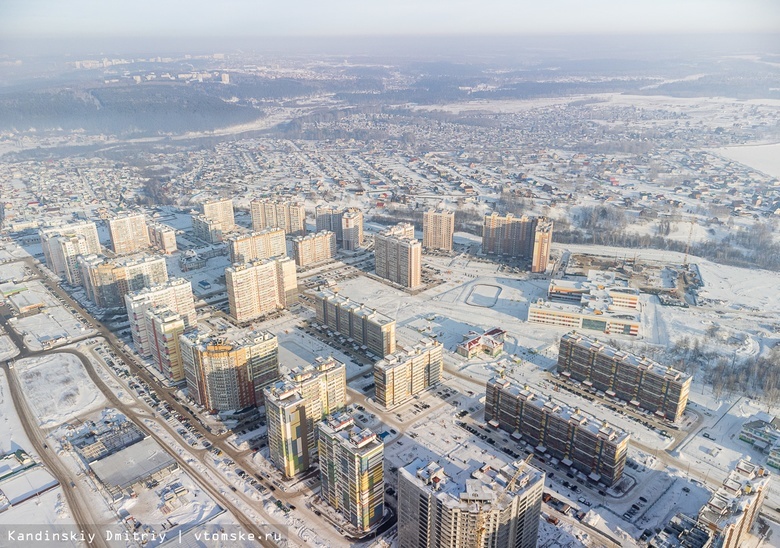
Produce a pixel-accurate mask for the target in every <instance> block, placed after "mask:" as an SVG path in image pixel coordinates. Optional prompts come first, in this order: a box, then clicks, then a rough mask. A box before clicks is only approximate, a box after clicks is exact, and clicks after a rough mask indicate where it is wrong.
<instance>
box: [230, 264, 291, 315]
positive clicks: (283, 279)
mask: <svg viewBox="0 0 780 548" xmlns="http://www.w3.org/2000/svg"><path fill="white" fill-rule="evenodd" d="M225 285H227V292H228V303H229V305H230V315H231V316H232V317H233V319H234V320H235V321H237V322H239V323H240V322H246V321H250V320H254V319H256V318H259V317H261V316H265V315H266V314H269V313H271V312H275V311H276V310H279V309H282V308H286V307H287V306H289V305H290V304H291V303H292V302H294V301H295V298H296V296H297V294H298V278H297V275H296V273H295V263H294V262H293V260H292V259H290V258H289V257H284V258H277V259H258V260H255V261H250V262H248V263H244V264H236V265H233V266H231V267H229V268H227V269H225Z"/></svg>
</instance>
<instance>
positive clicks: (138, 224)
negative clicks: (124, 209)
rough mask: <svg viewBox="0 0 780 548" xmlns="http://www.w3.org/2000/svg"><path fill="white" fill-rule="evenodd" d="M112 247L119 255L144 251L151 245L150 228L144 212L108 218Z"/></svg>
mask: <svg viewBox="0 0 780 548" xmlns="http://www.w3.org/2000/svg"><path fill="white" fill-rule="evenodd" d="M108 232H109V233H110V234H111V247H112V249H113V250H114V253H116V254H117V255H125V254H128V253H135V252H136V251H143V250H144V249H146V248H148V247H149V230H148V229H147V228H146V217H145V216H144V214H143V213H132V214H129V215H122V216H120V217H114V218H113V219H109V220H108Z"/></svg>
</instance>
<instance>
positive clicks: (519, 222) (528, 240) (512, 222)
mask: <svg viewBox="0 0 780 548" xmlns="http://www.w3.org/2000/svg"><path fill="white" fill-rule="evenodd" d="M552 234H553V222H552V221H551V220H549V219H546V218H544V217H527V216H525V215H523V216H522V217H515V216H514V215H512V214H509V215H504V216H501V215H499V214H498V213H491V214H490V215H485V218H484V222H483V225H482V252H483V253H487V254H489V255H503V256H507V257H512V258H521V259H527V260H529V261H531V268H532V271H533V272H544V271H545V270H546V269H547V262H548V260H549V250H550V245H551V243H552Z"/></svg>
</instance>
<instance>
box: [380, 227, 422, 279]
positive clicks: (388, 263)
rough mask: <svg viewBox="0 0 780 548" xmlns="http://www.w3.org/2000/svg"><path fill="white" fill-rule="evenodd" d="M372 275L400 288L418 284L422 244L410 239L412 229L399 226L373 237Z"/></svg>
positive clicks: (420, 273)
mask: <svg viewBox="0 0 780 548" xmlns="http://www.w3.org/2000/svg"><path fill="white" fill-rule="evenodd" d="M374 255H375V258H376V275H377V276H379V277H380V278H384V279H386V280H390V281H391V282H393V283H397V284H399V285H402V286H404V287H409V288H415V287H419V286H420V285H421V284H422V244H420V242H419V241H418V240H416V239H414V226H413V225H411V224H409V223H400V224H397V225H396V226H394V227H391V228H388V229H387V230H383V231H382V232H380V233H379V234H377V235H376V236H375V237H374Z"/></svg>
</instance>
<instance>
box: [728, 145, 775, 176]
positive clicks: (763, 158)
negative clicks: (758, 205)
mask: <svg viewBox="0 0 780 548" xmlns="http://www.w3.org/2000/svg"><path fill="white" fill-rule="evenodd" d="M714 152H717V153H718V154H720V155H721V156H725V157H726V158H730V159H732V160H736V161H737V162H739V163H740V164H744V165H746V166H749V167H752V168H753V169H757V170H758V171H761V172H763V173H766V174H767V175H771V176H773V177H780V143H774V144H769V145H744V146H738V147H726V148H718V149H715V150H714Z"/></svg>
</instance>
